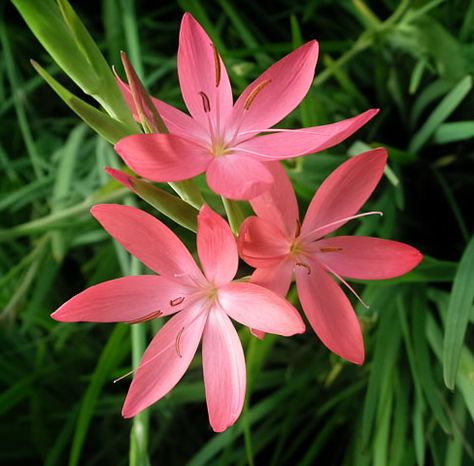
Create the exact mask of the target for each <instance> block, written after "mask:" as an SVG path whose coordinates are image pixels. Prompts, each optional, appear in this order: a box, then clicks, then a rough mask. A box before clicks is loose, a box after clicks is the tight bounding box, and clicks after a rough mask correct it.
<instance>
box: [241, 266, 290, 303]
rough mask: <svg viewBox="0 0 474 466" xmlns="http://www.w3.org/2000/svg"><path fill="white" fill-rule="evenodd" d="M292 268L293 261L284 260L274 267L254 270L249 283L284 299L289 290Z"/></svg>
mask: <svg viewBox="0 0 474 466" xmlns="http://www.w3.org/2000/svg"><path fill="white" fill-rule="evenodd" d="M294 266H295V264H294V262H293V261H291V260H284V261H282V262H280V263H279V264H278V265H275V266H274V267H265V268H263V267H262V268H259V269H256V270H255V272H254V273H253V274H252V278H251V279H250V281H251V283H255V284H256V285H260V286H263V287H264V288H267V289H268V290H270V291H273V292H274V293H276V294H277V295H279V296H281V297H282V298H284V297H285V296H286V295H287V294H288V290H289V289H290V285H291V278H292V275H293V268H294Z"/></svg>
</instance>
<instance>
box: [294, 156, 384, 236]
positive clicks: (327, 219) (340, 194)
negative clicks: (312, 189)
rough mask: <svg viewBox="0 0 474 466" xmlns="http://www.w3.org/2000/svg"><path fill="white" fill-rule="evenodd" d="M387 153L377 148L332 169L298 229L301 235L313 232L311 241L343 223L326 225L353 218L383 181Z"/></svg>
mask: <svg viewBox="0 0 474 466" xmlns="http://www.w3.org/2000/svg"><path fill="white" fill-rule="evenodd" d="M386 162H387V151H386V150H385V149H382V148H379V149H374V150H370V151H368V152H364V153H363V154H360V155H357V156H355V157H352V158H351V159H349V160H347V161H346V162H344V163H343V164H342V165H341V166H339V167H338V168H337V169H336V170H334V171H333V172H332V173H331V174H330V175H329V176H328V177H327V178H326V179H325V180H324V182H323V183H322V184H321V186H320V187H319V189H318V190H317V191H316V194H315V195H314V197H313V199H312V201H311V203H310V205H309V207H308V211H307V212H306V217H305V219H304V221H303V224H302V226H301V234H302V235H305V234H308V233H310V232H312V231H314V230H316V229H321V230H319V231H318V232H317V235H315V237H314V238H312V239H313V240H314V239H317V238H321V237H323V236H325V235H327V234H328V233H330V232H331V231H334V230H336V229H337V228H339V227H340V226H341V225H343V224H344V223H345V222H341V223H337V224H336V225H332V226H328V227H325V225H328V224H329V223H332V222H336V221H338V220H341V219H343V218H346V217H349V216H351V215H354V214H355V213H356V212H358V211H359V209H360V208H361V207H362V206H363V205H364V203H365V202H366V201H367V199H368V198H369V196H370V195H371V194H372V192H373V190H374V189H375V187H376V186H377V184H378V182H379V181H380V178H382V175H383V170H384V168H385V164H386Z"/></svg>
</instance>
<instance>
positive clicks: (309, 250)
mask: <svg viewBox="0 0 474 466" xmlns="http://www.w3.org/2000/svg"><path fill="white" fill-rule="evenodd" d="M386 161H387V153H386V151H385V149H375V150H371V151H368V152H365V153H363V154H361V155H358V156H356V157H353V158H351V159H349V160H348V161H346V162H345V163H343V164H342V165H341V166H340V167H338V168H337V169H336V170H335V171H334V172H333V173H332V174H331V175H330V176H329V177H328V178H327V179H326V180H325V181H324V182H323V183H322V184H321V186H320V187H319V189H318V190H317V191H316V194H315V195H314V197H313V199H312V201H311V203H310V205H309V208H308V211H307V212H306V217H305V219H304V221H303V223H302V224H300V223H299V214H298V204H297V202H296V197H295V194H294V191H293V188H292V185H291V182H290V180H289V178H288V176H287V175H286V173H285V171H284V169H283V168H282V167H281V166H280V164H273V165H272V166H271V170H272V171H273V175H274V179H275V183H274V186H273V187H272V189H271V191H268V192H267V193H264V194H263V195H261V196H258V197H256V198H254V199H253V200H252V201H251V205H252V207H253V209H254V211H255V213H256V214H257V216H256V217H255V216H253V217H248V218H247V219H246V220H245V221H244V223H243V224H242V226H241V230H240V236H239V252H240V255H241V257H242V258H243V259H244V260H245V261H246V262H247V263H248V264H250V265H251V266H252V267H256V271H255V272H254V274H253V275H252V280H251V281H252V282H254V283H258V284H260V285H262V286H265V287H267V288H269V289H270V290H273V291H274V292H276V293H278V294H280V295H282V296H285V295H286V294H287V292H288V289H289V287H290V283H291V280H292V276H293V274H294V275H295V277H296V286H297V291H298V296H299V299H300V302H301V306H302V308H303V311H304V313H305V314H306V317H307V318H308V321H309V323H310V324H311V326H312V327H313V330H314V331H315V332H316V334H317V335H318V337H319V338H320V339H321V341H322V342H323V343H324V344H325V345H326V346H327V347H328V348H329V349H330V350H331V351H333V352H335V353H336V354H338V355H339V356H341V357H342V358H344V359H347V360H348V361H351V362H353V363H356V364H362V363H363V361H364V357H365V356H364V342H363V337H362V332H361V329H360V325H359V320H358V319H357V316H356V314H355V312H354V310H353V308H352V305H351V303H350V301H349V300H348V298H347V297H346V295H345V294H344V293H343V291H342V290H341V289H340V287H339V286H338V285H337V283H336V282H335V281H334V280H333V279H332V278H331V275H333V276H335V277H336V278H338V279H339V280H340V281H341V282H342V283H344V284H345V285H346V286H347V287H348V288H349V289H350V290H351V291H353V292H354V293H355V291H354V290H353V289H352V288H351V287H350V285H349V284H348V283H347V282H346V281H345V279H344V278H343V277H345V278H356V279H362V280H380V279H386V278H392V277H397V276H399V275H403V274H404V273H406V272H408V271H410V270H411V269H413V268H414V267H416V265H418V263H419V262H420V261H421V259H422V255H421V254H420V252H419V251H418V250H416V249H415V248H413V247H411V246H408V245H406V244H403V243H400V242H397V241H390V240H385V239H379V238H369V237H365V236H335V237H325V236H326V235H328V234H329V233H331V232H333V231H334V230H336V229H337V228H338V227H340V226H342V225H343V224H345V223H346V222H348V221H349V220H351V219H354V218H358V217H362V216H364V215H369V214H381V213H380V212H367V213H361V214H357V212H358V211H359V209H360V208H361V207H362V205H363V204H364V203H365V202H366V200H367V199H368V197H369V196H370V195H371V193H372V192H373V190H374V189H375V187H376V186H377V184H378V182H379V181H380V178H381V177H382V174H383V170H384V167H385V164H386ZM356 296H357V295H356ZM359 299H360V298H359ZM256 334H257V336H261V335H260V334H259V332H257V333H256Z"/></svg>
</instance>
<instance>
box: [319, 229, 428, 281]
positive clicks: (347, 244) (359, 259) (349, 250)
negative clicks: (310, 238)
mask: <svg viewBox="0 0 474 466" xmlns="http://www.w3.org/2000/svg"><path fill="white" fill-rule="evenodd" d="M315 247H316V256H317V257H318V259H319V260H320V261H321V262H322V263H323V264H325V265H327V266H328V267H329V268H330V269H332V270H334V272H336V273H337V274H338V275H341V276H342V277H348V278H358V279H361V280H383V279H386V278H393V277H398V276H400V275H403V274H405V273H407V272H409V271H410V270H411V269H413V268H414V267H416V266H417V265H418V264H419V263H420V261H421V259H422V258H423V256H422V254H421V253H420V252H419V251H418V250H417V249H415V248H413V247H411V246H409V245H408V244H404V243H399V242H398V241H390V240H387V239H380V238H369V237H367V236H335V237H334V238H327V239H322V240H319V241H317V242H316V243H315Z"/></svg>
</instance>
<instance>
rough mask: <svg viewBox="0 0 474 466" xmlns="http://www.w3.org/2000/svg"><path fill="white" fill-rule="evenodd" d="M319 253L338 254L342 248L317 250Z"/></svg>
mask: <svg viewBox="0 0 474 466" xmlns="http://www.w3.org/2000/svg"><path fill="white" fill-rule="evenodd" d="M319 251H320V252H339V251H342V248H331V247H327V248H319Z"/></svg>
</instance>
